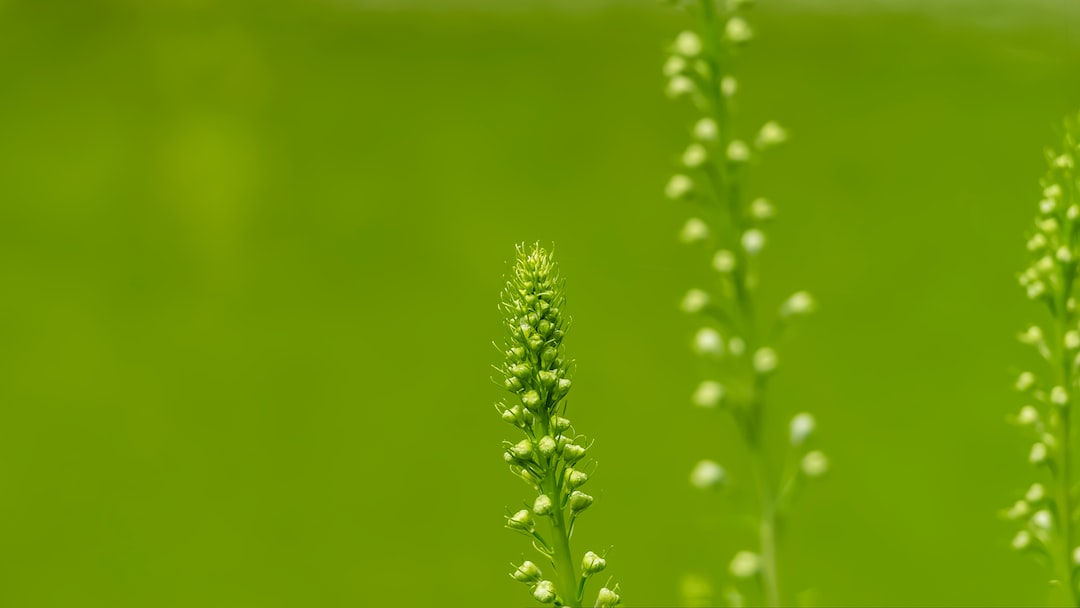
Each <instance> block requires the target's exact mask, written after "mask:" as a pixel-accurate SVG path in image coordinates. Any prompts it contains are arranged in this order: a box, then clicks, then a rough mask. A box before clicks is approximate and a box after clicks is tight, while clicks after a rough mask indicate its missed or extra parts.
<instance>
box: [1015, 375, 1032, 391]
mask: <svg viewBox="0 0 1080 608" xmlns="http://www.w3.org/2000/svg"><path fill="white" fill-rule="evenodd" d="M1034 386H1035V374H1032V373H1031V372H1024V373H1022V374H1020V376H1019V377H1017V378H1016V390H1018V391H1021V392H1024V391H1028V390H1031V389H1032V388H1033V387H1034Z"/></svg>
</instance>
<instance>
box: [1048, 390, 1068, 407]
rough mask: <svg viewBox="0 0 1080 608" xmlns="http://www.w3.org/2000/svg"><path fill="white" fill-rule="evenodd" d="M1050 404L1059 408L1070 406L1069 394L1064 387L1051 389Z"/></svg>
mask: <svg viewBox="0 0 1080 608" xmlns="http://www.w3.org/2000/svg"><path fill="white" fill-rule="evenodd" d="M1050 403H1053V404H1054V405H1056V406H1059V407H1061V406H1065V405H1068V404H1069V393H1068V392H1066V390H1065V387H1064V386H1055V387H1054V388H1052V389H1050Z"/></svg>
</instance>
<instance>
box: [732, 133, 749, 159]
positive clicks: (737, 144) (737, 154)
mask: <svg viewBox="0 0 1080 608" xmlns="http://www.w3.org/2000/svg"><path fill="white" fill-rule="evenodd" d="M727 158H728V160H729V161H731V162H733V163H744V162H746V161H748V160H750V148H748V147H747V146H746V142H744V141H742V140H740V139H735V140H732V142H731V143H730V144H728V147H727Z"/></svg>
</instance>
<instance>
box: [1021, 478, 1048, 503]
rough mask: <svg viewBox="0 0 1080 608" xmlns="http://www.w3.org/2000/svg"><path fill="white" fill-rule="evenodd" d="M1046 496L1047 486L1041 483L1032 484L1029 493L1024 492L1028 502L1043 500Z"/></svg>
mask: <svg viewBox="0 0 1080 608" xmlns="http://www.w3.org/2000/svg"><path fill="white" fill-rule="evenodd" d="M1044 498H1046V488H1045V487H1044V486H1043V485H1042V484H1041V483H1033V484H1031V487H1030V488H1028V491H1027V493H1026V494H1024V499H1025V500H1027V501H1028V502H1041V501H1042V499H1044Z"/></svg>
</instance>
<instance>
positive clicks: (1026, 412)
mask: <svg viewBox="0 0 1080 608" xmlns="http://www.w3.org/2000/svg"><path fill="white" fill-rule="evenodd" d="M1016 421H1017V422H1018V423H1020V424H1021V425H1023V426H1029V425H1032V424H1035V423H1036V422H1038V421H1039V410H1037V409H1035V406H1033V405H1025V406H1024V407H1022V408H1020V413H1019V414H1017V416H1016Z"/></svg>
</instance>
